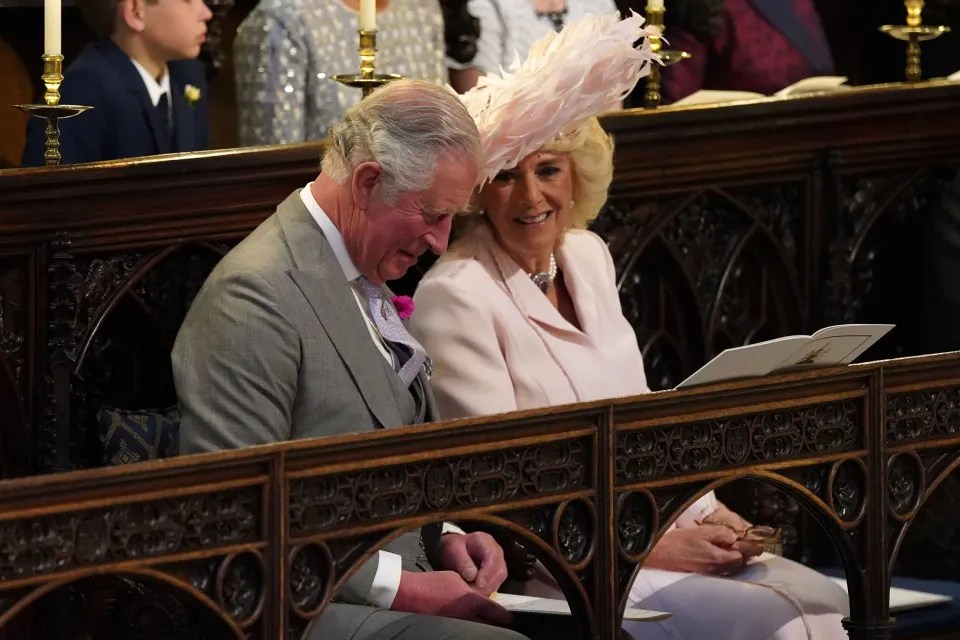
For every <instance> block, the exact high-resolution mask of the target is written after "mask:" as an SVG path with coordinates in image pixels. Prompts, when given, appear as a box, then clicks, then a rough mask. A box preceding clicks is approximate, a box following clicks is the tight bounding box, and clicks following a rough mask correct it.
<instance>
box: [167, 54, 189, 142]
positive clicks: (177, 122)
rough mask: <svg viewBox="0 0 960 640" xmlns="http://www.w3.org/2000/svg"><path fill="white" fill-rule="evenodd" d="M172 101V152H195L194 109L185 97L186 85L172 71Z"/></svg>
mask: <svg viewBox="0 0 960 640" xmlns="http://www.w3.org/2000/svg"><path fill="white" fill-rule="evenodd" d="M170 94H171V95H170V99H171V100H173V140H174V143H173V148H172V149H171V151H193V150H194V144H193V140H194V130H193V129H194V124H195V123H194V115H193V109H194V107H191V106H190V105H189V104H187V99H186V97H184V85H183V84H182V83H181V82H180V80H179V78H177V77H175V76H174V75H173V71H172V70H171V71H170Z"/></svg>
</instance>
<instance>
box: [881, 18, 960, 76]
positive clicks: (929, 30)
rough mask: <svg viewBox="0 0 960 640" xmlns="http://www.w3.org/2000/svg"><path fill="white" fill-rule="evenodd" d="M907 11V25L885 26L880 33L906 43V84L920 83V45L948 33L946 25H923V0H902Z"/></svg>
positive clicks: (948, 28) (948, 29)
mask: <svg viewBox="0 0 960 640" xmlns="http://www.w3.org/2000/svg"><path fill="white" fill-rule="evenodd" d="M903 4H904V6H905V7H906V9H907V24H905V25H891V24H885V25H883V26H882V27H880V31H882V32H884V33H885V34H887V35H889V36H891V37H893V38H896V39H897V40H902V41H905V42H906V43H907V82H920V76H921V69H920V43H921V42H926V41H928V40H934V39H936V38H939V37H940V36H942V35H943V34H945V33H947V32H948V31H950V27H948V26H946V25H935V26H931V25H924V24H923V19H922V17H921V14H922V13H923V0H904V2H903Z"/></svg>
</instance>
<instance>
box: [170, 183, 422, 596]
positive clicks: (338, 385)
mask: <svg viewBox="0 0 960 640" xmlns="http://www.w3.org/2000/svg"><path fill="white" fill-rule="evenodd" d="M172 360H173V375H174V381H175V383H176V388H177V395H178V398H179V401H180V409H181V413H182V421H181V425H180V450H181V452H182V453H199V452H204V451H217V450H221V449H232V448H238V447H247V446H252V445H257V444H266V443H271V442H280V441H284V440H294V439H299V438H312V437H317V436H329V435H336V434H346V433H354V432H358V431H371V430H374V429H377V428H383V427H394V426H399V425H404V424H409V423H411V422H416V421H417V417H418V416H416V412H415V406H414V404H415V403H414V399H413V396H412V395H411V394H410V392H409V390H408V389H407V388H405V387H404V386H403V384H402V383H401V382H400V379H399V377H398V376H397V375H396V374H395V373H394V372H393V369H392V368H391V367H390V365H388V364H387V362H386V360H385V359H384V358H383V356H382V354H381V353H380V351H379V350H378V349H377V347H376V345H375V344H374V343H373V341H372V340H371V338H370V335H369V332H368V330H367V326H366V323H365V320H364V318H363V315H362V312H361V311H360V309H359V307H358V306H357V303H356V300H355V298H354V296H353V293H352V291H351V289H350V285H349V283H348V282H347V281H346V278H345V277H344V275H343V271H342V269H341V267H340V265H339V263H338V262H337V259H336V256H335V255H334V253H333V250H332V249H331V248H330V245H329V244H328V243H327V241H326V239H325V238H324V236H323V234H322V233H321V231H320V228H319V227H318V226H317V224H316V222H315V221H314V220H313V218H312V217H311V215H310V213H309V211H307V209H306V207H305V206H304V205H303V202H302V201H301V200H300V196H299V190H298V191H296V192H294V193H293V194H292V195H290V196H289V197H288V198H287V199H286V200H285V201H284V202H283V203H282V204H281V205H280V206H279V207H278V208H277V212H276V213H275V214H274V215H272V216H271V217H270V218H268V219H267V220H265V221H264V222H263V224H261V225H260V226H259V227H257V228H256V229H255V230H254V231H253V233H251V234H250V235H249V236H248V237H247V238H246V239H245V240H243V242H241V243H240V244H239V245H237V246H236V247H235V248H234V249H233V250H232V251H230V253H228V254H227V255H226V256H225V257H224V258H223V260H222V261H221V262H220V263H219V264H218V265H217V267H216V268H215V269H214V270H213V272H212V273H211V274H210V276H209V278H208V279H207V281H206V282H205V283H204V285H203V287H202V288H201V290H200V292H199V293H198V294H197V297H196V298H195V299H194V301H193V303H192V305H191V307H190V310H189V312H188V313H187V317H186V319H185V320H184V323H183V325H182V326H181V328H180V333H179V334H178V335H177V340H176V343H175V345H174V348H173V354H172ZM420 382H421V384H422V388H423V389H424V390H425V396H424V397H425V405H426V406H425V411H424V412H423V413H424V415H423V419H424V421H430V420H434V419H435V418H436V415H435V410H434V403H433V398H432V396H430V392H429V385H428V384H427V381H426V378H425V375H424V372H423V371H421V372H420ZM423 533H424V542H425V543H426V546H427V547H428V548H429V547H431V546H432V545H433V544H434V543H435V541H436V540H437V539H438V538H439V528H438V527H430V528H428V527H424V531H423ZM386 549H387V550H390V551H393V552H394V553H398V554H399V555H400V556H401V557H402V558H403V567H404V569H407V570H416V569H417V568H418V567H419V568H428V565H427V563H426V561H425V559H424V558H423V555H422V553H421V545H420V535H419V532H410V533H409V534H407V535H405V536H402V537H401V538H399V539H397V540H396V541H394V542H393V543H391V544H390V545H388V546H387V547H386ZM376 569H377V556H374V557H373V558H372V559H371V560H370V561H369V562H367V563H366V564H365V565H364V566H363V567H362V569H361V570H360V571H359V572H358V573H357V574H356V575H355V576H354V577H353V578H351V580H350V581H348V583H347V584H346V586H345V587H344V588H343V589H342V590H341V591H340V593H339V599H341V600H343V601H346V602H352V603H357V604H366V603H367V601H368V597H369V593H370V587H371V584H372V582H373V576H374V574H375V573H376Z"/></svg>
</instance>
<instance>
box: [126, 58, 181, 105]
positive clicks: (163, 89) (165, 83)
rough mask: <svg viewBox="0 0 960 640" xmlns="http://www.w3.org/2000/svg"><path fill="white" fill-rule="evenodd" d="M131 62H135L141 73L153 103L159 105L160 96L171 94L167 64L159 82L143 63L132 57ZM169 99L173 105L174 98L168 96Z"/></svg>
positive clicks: (134, 64)
mask: <svg viewBox="0 0 960 640" xmlns="http://www.w3.org/2000/svg"><path fill="white" fill-rule="evenodd" d="M130 62H132V63H133V66H134V67H136V69H137V71H138V72H139V73H140V77H141V78H143V84H144V86H145V87H146V88H147V95H149V96H150V102H151V103H153V106H157V104H159V102H160V96H162V95H163V94H165V93H166V94H167V95H168V96H169V94H170V71H169V70H168V69H167V67H166V66H164V67H163V77H162V78H160V82H157V79H156V78H154V77H153V76H152V75H150V72H149V71H147V70H146V69H144V67H143V65H142V64H140V63H139V62H137V61H136V60H134V59H133V58H130ZM167 101H168V102H169V103H170V106H173V100H172V99H171V97H168V98H167Z"/></svg>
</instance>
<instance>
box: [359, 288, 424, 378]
mask: <svg viewBox="0 0 960 640" xmlns="http://www.w3.org/2000/svg"><path fill="white" fill-rule="evenodd" d="M357 282H359V283H360V289H361V290H362V291H363V295H364V296H366V298H367V303H368V304H369V305H370V317H371V319H372V320H373V326H375V327H376V328H377V331H378V332H380V337H382V338H383V339H384V340H387V341H389V342H392V343H393V345H394V346H395V347H396V351H397V352H398V354H403V355H404V357H405V358H404V359H401V361H400V370H399V371H397V375H398V376H400V380H401V381H402V382H403V384H404V385H405V386H410V383H411V382H413V380H414V379H415V378H416V377H417V373H419V372H420V367H422V366H423V365H424V363H426V362H427V361H428V360H429V358H427V352H426V351H425V350H424V348H423V347H422V346H420V343H419V342H417V340H416V338H414V337H413V336H411V335H410V334H409V333H407V330H406V329H405V328H404V326H403V321H402V320H400V316H399V314H397V308H396V307H395V306H393V302H392V301H390V300H387V299H386V295H385V292H384V290H383V287H379V286H377V285H375V284H374V283H372V282H370V281H369V280H367V279H366V278H364V277H363V276H360V277H359V278H358V279H357Z"/></svg>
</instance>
